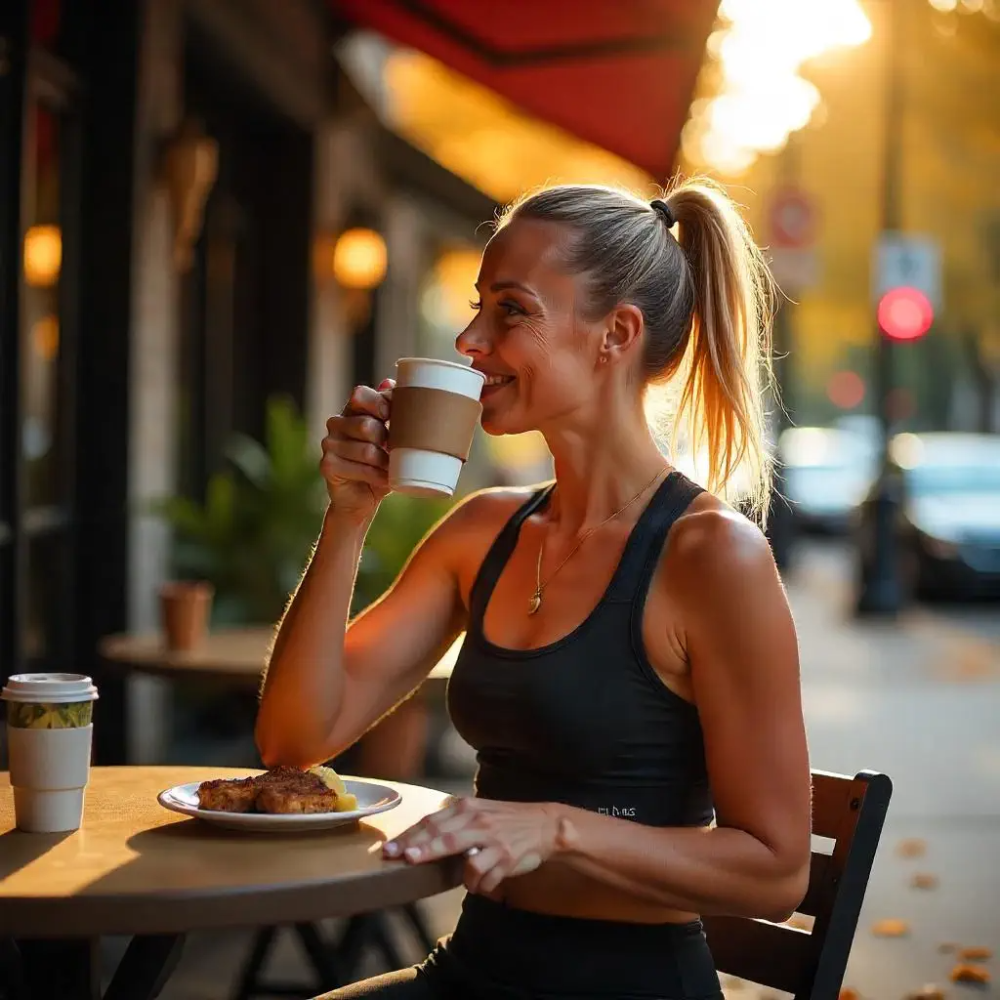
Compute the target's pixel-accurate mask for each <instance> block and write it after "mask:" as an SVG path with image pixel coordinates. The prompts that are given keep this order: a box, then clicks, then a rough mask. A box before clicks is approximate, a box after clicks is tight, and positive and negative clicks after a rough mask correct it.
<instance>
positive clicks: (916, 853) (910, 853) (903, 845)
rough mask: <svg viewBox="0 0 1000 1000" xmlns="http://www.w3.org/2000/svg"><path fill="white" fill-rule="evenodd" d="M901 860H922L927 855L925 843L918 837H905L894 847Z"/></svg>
mask: <svg viewBox="0 0 1000 1000" xmlns="http://www.w3.org/2000/svg"><path fill="white" fill-rule="evenodd" d="M896 853H897V854H898V855H899V856H900V857H901V858H922V857H923V856H924V855H925V854H926V853H927V842H926V841H925V840H921V839H920V838H919V837H907V838H906V839H905V840H901V841H900V842H899V844H898V845H897V846H896Z"/></svg>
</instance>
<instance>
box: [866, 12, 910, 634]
mask: <svg viewBox="0 0 1000 1000" xmlns="http://www.w3.org/2000/svg"><path fill="white" fill-rule="evenodd" d="M904 2H905V0H889V3H890V7H889V10H888V12H887V17H886V22H887V27H888V37H887V38H886V39H885V44H884V48H883V51H884V52H885V53H886V56H885V58H886V63H885V74H886V75H885V130H884V135H883V153H882V156H883V160H882V231H883V233H896V232H899V231H900V229H901V228H902V206H901V203H900V187H901V183H900V182H901V179H902V176H901V175H902V170H901V166H902V119H903V108H902V98H903V93H902V60H901V57H900V52H901V49H902V42H903V40H902V37H901V34H902V33H901V30H900V29H901V27H902V16H903V11H902V8H903V3H904ZM895 350H896V345H895V344H894V343H893V341H892V340H890V339H889V338H888V337H886V336H885V335H884V334H883V332H882V330H881V329H880V328H879V325H878V322H877V321H876V323H875V371H874V376H875V379H874V381H875V398H876V400H877V406H878V418H879V425H880V429H881V462H880V471H879V476H878V481H877V483H876V486H875V495H874V498H873V503H874V512H873V515H874V516H873V529H874V530H873V537H872V541H871V549H870V551H869V552H868V554H867V556H865V554H864V553H859V556H860V557H861V558H860V561H861V569H862V572H861V580H860V589H859V592H858V600H857V605H856V610H857V613H858V614H859V615H884V616H891V615H895V614H896V613H898V611H899V610H900V608H901V606H902V603H903V593H902V587H901V583H900V579H899V558H898V539H897V537H896V531H897V525H898V523H899V511H900V503H901V499H902V498H901V496H900V488H901V483H900V482H899V478H898V475H897V474H896V473H895V472H894V470H893V467H892V463H891V462H890V460H889V443H890V440H891V434H892V423H893V414H892V412H891V411H890V405H891V403H890V401H891V398H892V396H891V394H892V388H893V374H894V373H893V369H894V365H893V360H894V351H895Z"/></svg>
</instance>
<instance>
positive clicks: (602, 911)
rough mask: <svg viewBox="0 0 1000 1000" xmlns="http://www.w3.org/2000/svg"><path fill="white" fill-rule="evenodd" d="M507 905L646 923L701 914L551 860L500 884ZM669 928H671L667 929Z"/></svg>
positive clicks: (682, 921) (693, 919)
mask: <svg viewBox="0 0 1000 1000" xmlns="http://www.w3.org/2000/svg"><path fill="white" fill-rule="evenodd" d="M498 895H499V896H500V898H501V900H502V902H503V904H504V906H506V907H507V908H509V909H511V910H514V911H518V912H525V913H530V914H534V915H538V916H544V917H551V918H555V919H557V920H558V919H559V918H566V919H567V920H568V921H569V924H568V925H567V926H568V927H572V926H573V922H574V921H581V922H586V923H587V924H588V926H590V927H593V926H594V922H595V921H597V922H601V923H609V924H614V925H629V924H642V925H647V926H658V925H673V926H674V927H677V926H682V925H687V924H695V923H697V921H698V920H699V916H698V914H697V913H692V912H688V911H685V910H674V909H671V908H670V907H666V906H662V905H660V904H657V903H654V902H651V901H649V900H645V899H639V898H637V897H636V896H635V895H633V894H632V893H629V892H626V891H625V890H624V889H617V888H615V887H614V886H609V885H606V884H604V883H603V882H599V881H598V880H597V879H594V878H591V877H590V876H588V875H585V874H583V873H582V872H578V871H576V870H575V869H573V868H571V867H570V866H569V865H567V864H564V863H562V862H560V861H547V862H545V864H543V865H542V866H541V867H539V868H537V869H536V870H535V871H533V872H529V873H528V874H527V875H519V876H518V877H517V878H510V879H506V880H505V881H504V882H502V883H501V885H500V886H499V889H498ZM668 929H669V928H668Z"/></svg>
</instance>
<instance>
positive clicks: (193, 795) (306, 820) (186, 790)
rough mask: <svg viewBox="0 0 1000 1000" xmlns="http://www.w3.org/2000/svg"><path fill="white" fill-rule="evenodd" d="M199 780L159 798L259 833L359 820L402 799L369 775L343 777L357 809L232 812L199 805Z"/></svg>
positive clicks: (190, 812) (199, 815) (191, 813)
mask: <svg viewBox="0 0 1000 1000" xmlns="http://www.w3.org/2000/svg"><path fill="white" fill-rule="evenodd" d="M200 784H201V782H200V781H189V782H188V783H187V784H186V785H174V787H173V788H168V789H167V790H166V791H163V792H160V794H159V795H158V796H157V801H158V802H159V803H160V805H161V806H163V807H164V808H165V809H170V810H172V811H173V812H179V813H184V814H185V815H186V816H195V817H197V818H198V819H203V820H205V821H206V822H208V823H214V824H215V825H216V826H222V827H225V828H226V829H228V830H247V831H255V832H260V833H293V832H297V831H302V830H329V829H331V828H332V827H336V826H344V825H345V824H347V823H353V822H356V821H357V820H359V819H362V818H364V817H365V816H374V815H375V814H376V813H380V812H385V811H386V810H387V809H394V808H395V807H396V806H398V805H399V803H400V802H401V801H402V796H401V795H400V794H399V792H397V791H396V789H395V788H390V787H389V786H388V785H380V784H379V783H378V782H377V781H369V780H368V779H367V778H344V784H345V785H346V786H347V790H348V792H350V793H351V794H352V795H355V796H357V799H358V808H357V809H352V810H350V812H324V813H306V814H301V815H299V814H289V815H279V814H277V813H230V812H220V811H217V810H215V809H199V808H198V786H199V785H200Z"/></svg>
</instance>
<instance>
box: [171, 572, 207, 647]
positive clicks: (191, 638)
mask: <svg viewBox="0 0 1000 1000" xmlns="http://www.w3.org/2000/svg"><path fill="white" fill-rule="evenodd" d="M214 596H215V588H214V587H213V586H212V585H211V584H210V583H205V582H203V581H200V580H198V581H194V580H193V581H187V580H177V581H172V582H171V583H165V584H164V585H163V586H162V587H161V588H160V616H161V621H162V625H163V635H164V637H165V639H166V643H167V648H168V649H170V650H173V651H174V652H186V651H188V650H192V649H195V648H197V647H198V646H199V645H200V644H201V643H202V641H203V640H204V638H205V635H206V634H207V632H208V619H209V613H210V612H211V610H212V598H213V597H214Z"/></svg>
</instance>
